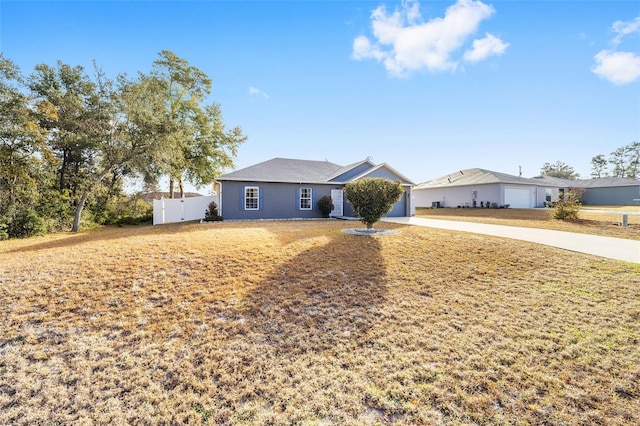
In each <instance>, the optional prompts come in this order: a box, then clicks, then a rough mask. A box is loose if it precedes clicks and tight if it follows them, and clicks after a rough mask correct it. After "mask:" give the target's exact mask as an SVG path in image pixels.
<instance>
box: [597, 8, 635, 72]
mask: <svg viewBox="0 0 640 426" xmlns="http://www.w3.org/2000/svg"><path fill="white" fill-rule="evenodd" d="M611 29H612V31H613V32H614V33H615V34H616V35H615V37H614V38H613V39H612V40H611V44H612V45H613V46H615V47H617V46H618V45H620V44H621V43H622V40H623V39H624V38H625V37H627V36H629V35H631V34H635V33H638V34H640V15H638V16H637V17H636V18H635V19H634V20H633V21H630V22H624V21H615V22H614V23H613V25H611ZM593 59H594V60H595V62H596V63H595V65H594V66H593V67H592V68H591V71H592V72H593V73H594V74H597V75H598V76H600V77H601V78H604V79H605V80H608V81H610V82H611V83H613V84H627V83H632V82H634V81H636V80H638V79H640V55H639V54H638V52H616V51H614V50H601V51H600V52H598V53H597V54H596V55H595V56H594V57H593Z"/></svg>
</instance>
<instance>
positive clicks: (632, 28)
mask: <svg viewBox="0 0 640 426" xmlns="http://www.w3.org/2000/svg"><path fill="white" fill-rule="evenodd" d="M611 29H612V30H613V32H614V33H616V36H615V38H614V39H613V41H612V43H613V44H615V45H618V44H620V42H622V39H623V38H624V37H626V36H628V35H629V34H633V33H640V16H638V17H636V19H634V20H633V21H631V22H624V21H616V22H614V23H613V25H612V26H611Z"/></svg>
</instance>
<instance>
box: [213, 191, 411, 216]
mask: <svg viewBox="0 0 640 426" xmlns="http://www.w3.org/2000/svg"><path fill="white" fill-rule="evenodd" d="M247 186H257V187H258V188H260V200H259V204H260V206H259V210H244V188H245V187H247ZM342 187H343V186H342V185H339V184H331V185H322V184H315V185H311V184H308V185H307V184H291V183H266V182H234V181H225V182H222V188H221V192H220V197H221V200H222V202H221V203H218V207H219V208H220V209H221V210H222V217H223V218H224V219H229V220H238V219H247V220H249V219H311V218H320V217H322V213H321V212H320V210H319V209H318V207H317V204H318V200H319V199H320V198H322V197H323V196H325V195H328V196H329V197H330V196H331V190H332V189H342ZM300 188H311V189H312V192H313V194H312V200H311V202H312V206H313V208H312V209H311V210H300V209H299V208H298V203H299V198H298V190H299V189H300ZM410 199H411V188H410V187H405V193H404V195H403V196H402V198H401V199H400V201H398V202H397V203H395V204H394V205H393V208H392V210H391V212H389V214H388V215H387V216H389V217H403V216H407V215H409V214H410V206H409V200H410ZM343 202H344V206H343V215H344V216H346V217H353V216H354V212H353V206H352V205H351V203H350V202H349V201H348V200H347V199H346V197H344V200H343Z"/></svg>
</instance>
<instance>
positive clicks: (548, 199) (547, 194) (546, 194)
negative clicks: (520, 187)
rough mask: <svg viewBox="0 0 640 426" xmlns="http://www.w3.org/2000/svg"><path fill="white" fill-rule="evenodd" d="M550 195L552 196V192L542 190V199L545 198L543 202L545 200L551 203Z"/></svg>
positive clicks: (547, 189)
mask: <svg viewBox="0 0 640 426" xmlns="http://www.w3.org/2000/svg"><path fill="white" fill-rule="evenodd" d="M552 195H553V192H552V191H551V189H549V188H546V189H545V190H544V198H545V200H547V201H551V196H552Z"/></svg>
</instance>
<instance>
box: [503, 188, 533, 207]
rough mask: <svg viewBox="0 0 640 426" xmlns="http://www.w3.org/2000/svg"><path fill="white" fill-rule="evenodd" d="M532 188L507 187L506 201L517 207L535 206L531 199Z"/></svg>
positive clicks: (505, 192) (505, 191)
mask: <svg viewBox="0 0 640 426" xmlns="http://www.w3.org/2000/svg"><path fill="white" fill-rule="evenodd" d="M531 198H532V197H531V189H526V188H505V190H504V203H505V204H509V206H510V207H512V208H516V209H528V208H532V207H533V203H532V201H531Z"/></svg>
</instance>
